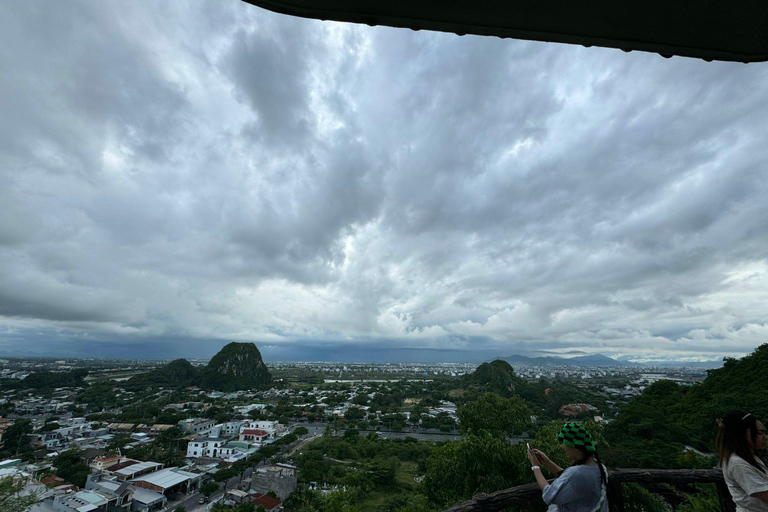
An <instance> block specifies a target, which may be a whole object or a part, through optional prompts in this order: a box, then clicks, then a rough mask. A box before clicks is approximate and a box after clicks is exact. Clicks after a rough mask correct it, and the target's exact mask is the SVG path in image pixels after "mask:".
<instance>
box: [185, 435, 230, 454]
mask: <svg viewBox="0 0 768 512" xmlns="http://www.w3.org/2000/svg"><path fill="white" fill-rule="evenodd" d="M226 443H227V440H226V439H221V438H220V437H201V438H199V439H195V440H194V441H190V442H189V444H188V445H187V457H194V458H197V457H213V458H214V459H215V458H222V457H221V447H222V446H223V445H225V444H226Z"/></svg>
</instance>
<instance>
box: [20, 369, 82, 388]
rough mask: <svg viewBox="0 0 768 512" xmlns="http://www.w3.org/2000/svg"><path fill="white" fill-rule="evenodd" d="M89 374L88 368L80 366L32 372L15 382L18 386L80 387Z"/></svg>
mask: <svg viewBox="0 0 768 512" xmlns="http://www.w3.org/2000/svg"><path fill="white" fill-rule="evenodd" d="M87 376H88V370H85V369H83V368H78V369H75V370H70V371H68V372H50V371H47V370H45V371H41V372H32V373H30V374H29V375H27V377H26V378H25V379H23V380H20V381H15V382H13V384H14V386H15V387H17V388H32V389H53V388H63V387H78V386H82V385H83V379H84V378H85V377H87Z"/></svg>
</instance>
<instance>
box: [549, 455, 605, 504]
mask: <svg viewBox="0 0 768 512" xmlns="http://www.w3.org/2000/svg"><path fill="white" fill-rule="evenodd" d="M601 494H602V483H601V480H600V468H599V467H598V466H596V465H595V466H584V465H580V466H570V467H568V468H565V470H564V471H563V473H562V474H561V475H560V476H559V477H558V478H557V479H556V480H555V481H554V482H552V483H551V484H549V485H547V486H546V487H544V491H543V494H542V497H543V498H544V501H545V502H546V504H547V505H550V504H554V505H557V506H558V510H559V512H592V510H593V509H594V508H595V506H596V505H597V502H598V501H600V496H601ZM600 512H608V500H607V499H605V500H603V503H602V506H601V507H600Z"/></svg>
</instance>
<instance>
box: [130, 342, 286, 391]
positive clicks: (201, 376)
mask: <svg viewBox="0 0 768 512" xmlns="http://www.w3.org/2000/svg"><path fill="white" fill-rule="evenodd" d="M271 382H272V376H271V375H270V374H269V370H268V369H267V366H266V365H265V364H264V361H263V360H262V359H261V353H260V352H259V349H258V348H257V347H256V345H254V344H253V343H229V344H228V345H226V346H225V347H224V348H222V349H221V350H220V351H219V353H218V354H216V355H215V356H213V359H211V361H210V362H209V363H208V365H207V366H205V367H203V368H195V367H194V366H192V364H191V363H190V362H189V361H187V360H186V359H176V360H175V361H171V362H170V363H168V364H167V365H165V366H163V367H161V368H158V369H157V370H155V371H153V372H149V373H145V374H142V375H137V376H136V377H133V378H132V379H131V380H129V381H128V382H126V383H125V387H127V388H130V389H138V388H146V387H164V388H174V387H175V388H181V387H187V386H199V387H201V388H203V389H213V390H217V391H239V390H245V389H263V388H265V387H267V386H269V384H270V383H271Z"/></svg>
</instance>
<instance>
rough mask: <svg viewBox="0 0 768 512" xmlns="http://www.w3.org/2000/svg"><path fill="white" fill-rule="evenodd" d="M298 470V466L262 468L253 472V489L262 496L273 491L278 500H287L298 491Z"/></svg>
mask: <svg viewBox="0 0 768 512" xmlns="http://www.w3.org/2000/svg"><path fill="white" fill-rule="evenodd" d="M296 470H297V468H296V466H291V465H290V464H275V465H274V466H263V467H260V468H258V469H257V470H256V471H254V472H253V476H252V477H251V489H252V490H254V491H256V492H258V493H261V494H267V493H269V491H273V492H274V493H275V494H276V495H277V497H278V498H280V499H281V500H285V498H287V497H288V495H289V494H291V493H292V492H293V491H294V489H296V484H297V482H298V478H297V476H296Z"/></svg>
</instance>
